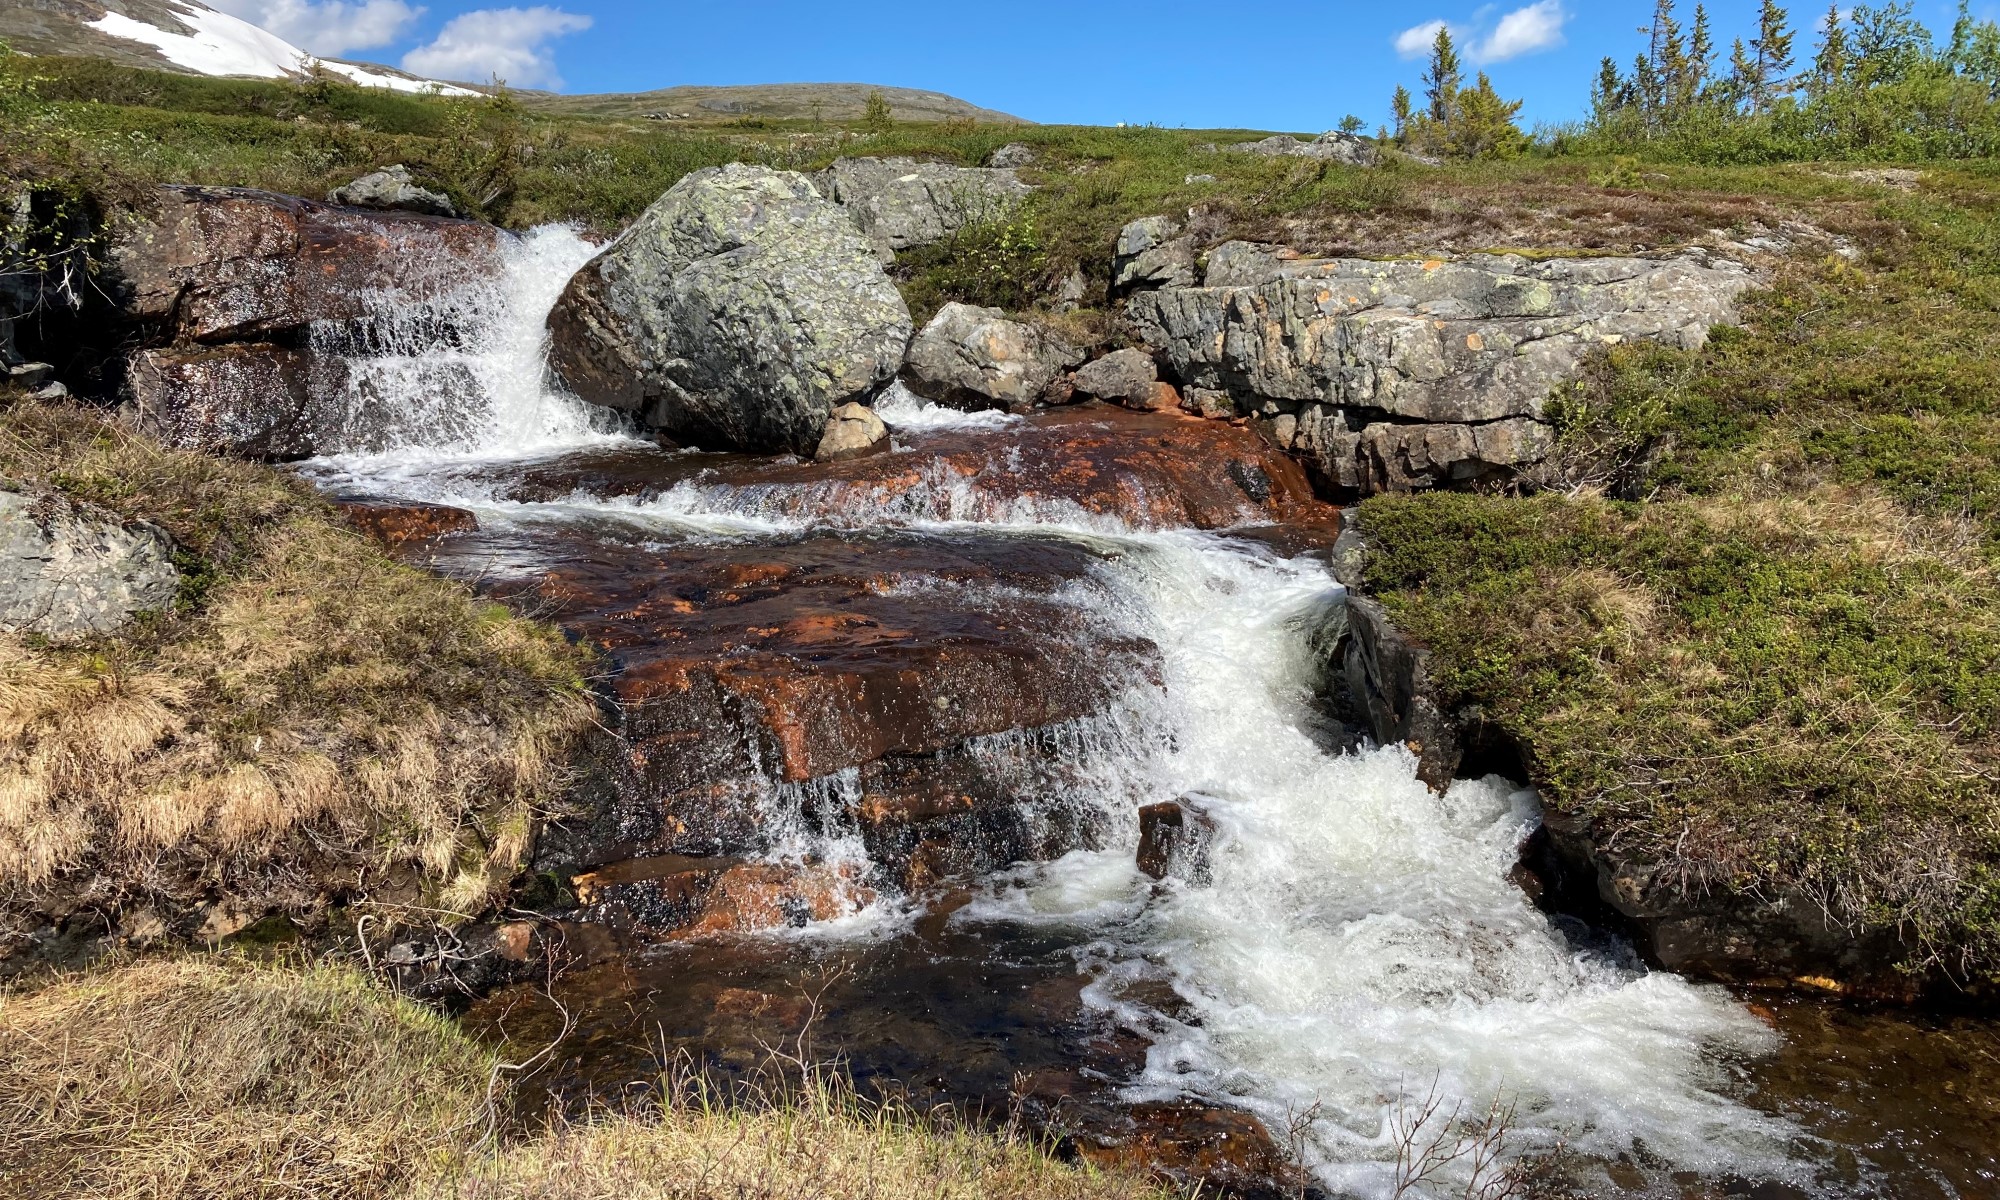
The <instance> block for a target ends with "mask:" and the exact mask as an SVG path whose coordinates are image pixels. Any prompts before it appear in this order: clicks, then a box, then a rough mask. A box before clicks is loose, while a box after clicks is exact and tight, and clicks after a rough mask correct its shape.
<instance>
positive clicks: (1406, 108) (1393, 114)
mask: <svg viewBox="0 0 2000 1200" xmlns="http://www.w3.org/2000/svg"><path fill="white" fill-rule="evenodd" d="M1389 116H1390V118H1391V119H1392V120H1394V121H1395V123H1396V140H1397V141H1398V142H1401V141H1402V140H1403V139H1404V138H1406V137H1408V136H1409V135H1410V120H1411V118H1413V117H1415V116H1416V110H1415V109H1414V108H1412V107H1411V100H1410V89H1409V88H1406V87H1404V86H1403V85H1402V84H1400V83H1399V84H1397V85H1396V94H1395V96H1393V97H1392V98H1391V99H1390V100H1389Z"/></svg>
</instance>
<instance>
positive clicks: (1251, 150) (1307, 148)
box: [1223, 131, 1382, 167]
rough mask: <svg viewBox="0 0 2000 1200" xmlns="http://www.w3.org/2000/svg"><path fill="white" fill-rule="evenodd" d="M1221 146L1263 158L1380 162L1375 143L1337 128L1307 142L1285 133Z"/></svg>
mask: <svg viewBox="0 0 2000 1200" xmlns="http://www.w3.org/2000/svg"><path fill="white" fill-rule="evenodd" d="M1223 149H1225V150H1229V151H1231V152H1233V153H1236V154H1256V155H1261V156H1263V157H1265V158H1317V159H1321V160H1323V161H1326V162H1337V163H1346V164H1347V165H1348V166H1351V167H1372V166H1374V165H1375V164H1376V163H1377V162H1379V161H1381V157H1382V156H1381V152H1380V151H1379V150H1377V149H1376V148H1375V143H1373V142H1371V141H1369V140H1368V139H1366V138H1361V137H1356V136H1355V135H1353V134H1351V133H1340V132H1338V131H1335V132H1330V133H1323V134H1321V135H1319V136H1318V137H1316V138H1313V139H1312V140H1311V141H1307V140H1305V139H1304V138H1295V137H1292V136H1291V135H1289V134H1283V133H1281V134H1278V135H1277V136H1276V137H1267V138H1264V139H1263V140H1261V141H1255V142H1237V143H1236V144H1235V145H1232V146H1224V147H1223Z"/></svg>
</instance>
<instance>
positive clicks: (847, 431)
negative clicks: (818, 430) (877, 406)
mask: <svg viewBox="0 0 2000 1200" xmlns="http://www.w3.org/2000/svg"><path fill="white" fill-rule="evenodd" d="M888 442H889V427H888V426H887V425H884V424H883V423H882V418H880V417H878V416H876V415H875V414H874V412H872V411H871V410H869V409H868V408H867V407H866V406H864V405H860V404H843V405H841V406H840V407H839V408H836V409H834V410H833V415H832V416H830V417H828V418H827V419H826V432H825V433H823V434H821V435H820V439H819V449H818V450H815V451H814V452H813V460H814V461H816V462H840V461H841V460H842V459H848V458H860V457H861V456H862V455H864V454H873V453H874V452H875V451H877V450H882V449H886V448H887V447H888Z"/></svg>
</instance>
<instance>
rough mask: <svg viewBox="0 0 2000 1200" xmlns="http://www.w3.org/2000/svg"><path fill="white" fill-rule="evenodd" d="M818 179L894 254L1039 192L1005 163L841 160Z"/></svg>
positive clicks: (828, 195)
mask: <svg viewBox="0 0 2000 1200" xmlns="http://www.w3.org/2000/svg"><path fill="white" fill-rule="evenodd" d="M1003 149H1004V148H1003ZM814 182H815V183H816V184H817V185H818V187H819V190H820V194H821V195H823V196H825V197H826V198H827V199H829V200H832V201H834V202H835V203H837V204H839V205H840V206H841V207H843V208H845V209H846V210H847V212H848V215H849V216H851V217H852V218H853V219H854V223H855V224H856V225H858V226H860V227H861V231H862V232H863V233H865V234H867V235H868V238H869V240H870V242H871V243H872V244H874V245H875V246H876V247H878V249H879V250H880V251H882V252H884V253H886V254H888V255H891V256H893V255H894V252H895V251H898V250H908V249H910V248H911V247H913V246H928V245H930V244H932V243H933V242H941V241H943V240H944V239H946V238H948V237H950V236H951V235H952V234H953V233H956V232H957V231H958V230H959V229H961V228H963V227H965V226H967V225H972V224H976V223H978V222H980V221H986V220H991V219H993V218H995V217H999V216H1002V215H1004V214H1006V213H1007V212H1008V211H1010V210H1011V209H1012V208H1013V207H1014V206H1015V205H1017V204H1019V203H1020V202H1021V201H1022V200H1023V199H1025V198H1026V197H1027V196H1028V194H1029V193H1031V192H1033V191H1034V190H1035V189H1034V188H1032V187H1029V186H1028V185H1027V184H1025V183H1022V182H1021V180H1020V177H1019V176H1017V175H1015V174H1014V171H1013V169H1012V168H1011V167H1009V166H1006V165H1004V164H995V165H994V166H990V167H954V166H949V165H947V164H945V163H934V162H922V161H919V160H917V159H914V158H842V159H837V160H835V161H834V164H833V166H832V167H830V168H828V169H827V170H825V171H823V172H821V173H820V174H819V175H817V176H815V177H814Z"/></svg>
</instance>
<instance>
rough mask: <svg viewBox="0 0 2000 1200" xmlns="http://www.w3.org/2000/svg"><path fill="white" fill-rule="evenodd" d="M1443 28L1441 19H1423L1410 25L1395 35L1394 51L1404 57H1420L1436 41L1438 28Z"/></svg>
mask: <svg viewBox="0 0 2000 1200" xmlns="http://www.w3.org/2000/svg"><path fill="white" fill-rule="evenodd" d="M1443 28H1445V23H1444V22H1443V21H1425V22H1424V23H1423V24H1421V25H1412V26H1410V27H1409V28H1408V29H1405V30H1404V31H1403V32H1401V33H1399V34H1397V35H1396V53H1398V54H1400V55H1402V56H1403V57H1404V58H1422V57H1423V56H1424V55H1426V54H1429V53H1430V52H1431V47H1432V46H1433V45H1435V44H1436V43H1437V37H1438V30H1440V29H1443Z"/></svg>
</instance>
